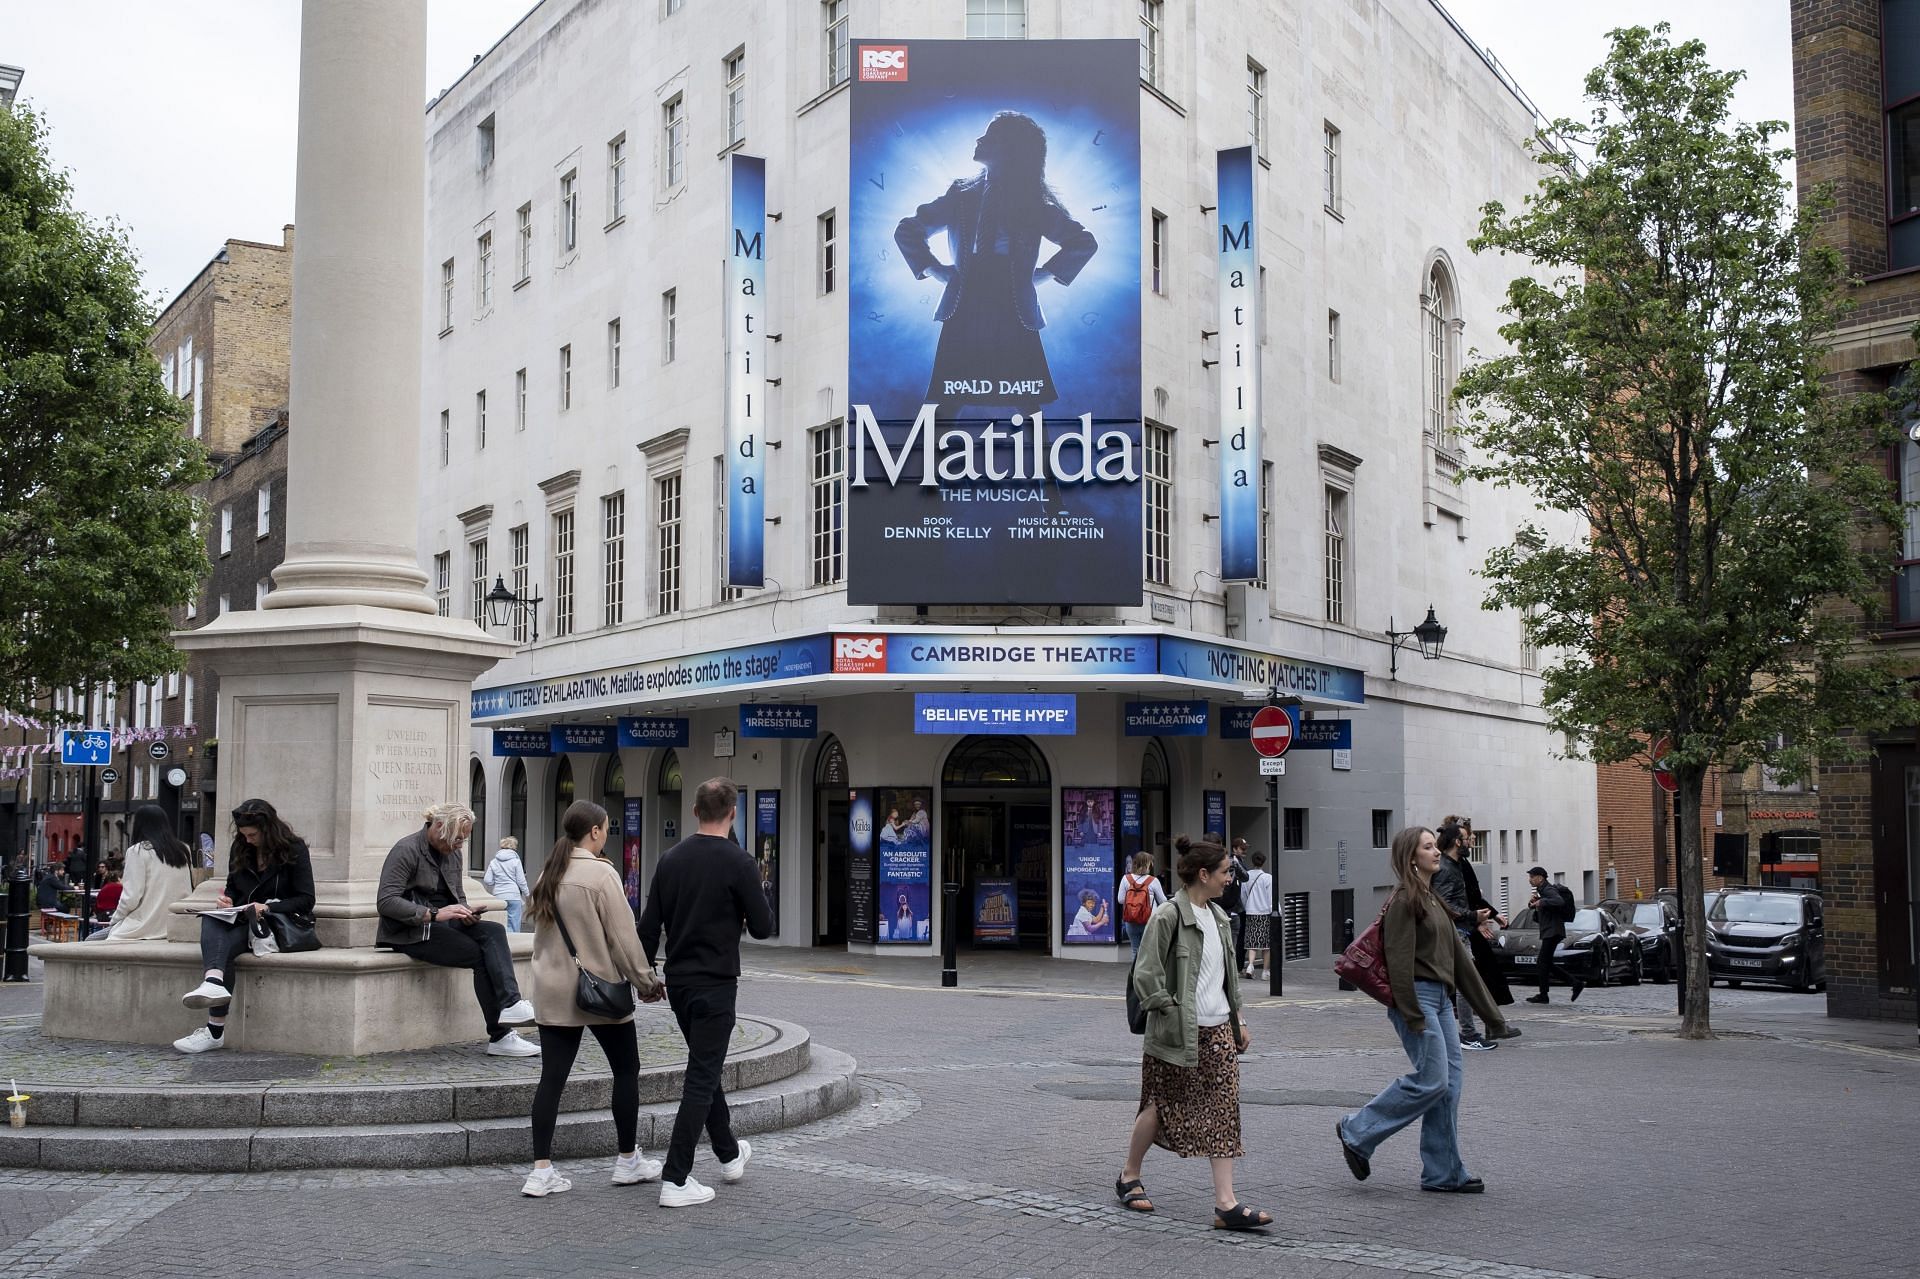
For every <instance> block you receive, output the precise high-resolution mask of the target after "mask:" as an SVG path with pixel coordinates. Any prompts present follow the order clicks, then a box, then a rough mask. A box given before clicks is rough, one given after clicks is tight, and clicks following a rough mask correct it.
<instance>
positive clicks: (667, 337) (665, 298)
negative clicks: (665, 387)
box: [660, 289, 680, 364]
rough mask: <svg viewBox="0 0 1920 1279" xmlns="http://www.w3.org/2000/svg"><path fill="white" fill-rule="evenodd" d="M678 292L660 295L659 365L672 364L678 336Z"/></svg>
mask: <svg viewBox="0 0 1920 1279" xmlns="http://www.w3.org/2000/svg"><path fill="white" fill-rule="evenodd" d="M679 316H680V291H679V290H678V289H668V290H667V291H666V292H665V293H662V294H661V295H660V363H662V364H672V363H673V347H674V342H675V339H676V338H677V337H678V336H679V332H678V330H679V323H680V320H679Z"/></svg>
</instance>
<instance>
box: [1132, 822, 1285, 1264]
mask: <svg viewBox="0 0 1920 1279" xmlns="http://www.w3.org/2000/svg"><path fill="white" fill-rule="evenodd" d="M1174 847H1175V848H1176V849H1177V850H1178V851H1179V854H1180V862H1179V868H1178V869H1179V874H1180V882H1181V883H1182V884H1183V885H1184V887H1183V888H1181V890H1180V891H1179V892H1177V893H1175V894H1174V895H1173V898H1172V900H1170V901H1168V902H1166V903H1165V904H1164V905H1162V906H1160V907H1158V908H1157V909H1155V911H1154V912H1153V917H1152V918H1151V919H1149V920H1148V921H1147V933H1146V936H1145V937H1143V938H1141V939H1140V951H1139V954H1138V955H1137V956H1136V957H1135V959H1134V966H1133V989H1134V994H1135V995H1136V996H1138V998H1139V1000H1140V1006H1141V1007H1142V1008H1144V1009H1146V1012H1147V1035H1146V1044H1145V1053H1146V1055H1145V1056H1144V1057H1143V1058H1142V1060H1141V1063H1140V1111H1139V1113H1138V1115H1136V1116H1135V1118H1134V1121H1133V1140H1132V1141H1131V1142H1129V1143H1128V1146H1127V1165H1126V1167H1125V1168H1123V1169H1122V1170H1121V1172H1120V1179H1119V1180H1118V1181H1116V1182H1115V1183H1114V1187H1113V1189H1114V1193H1115V1194H1117V1195H1119V1196H1120V1202H1121V1203H1123V1204H1125V1205H1126V1206H1127V1207H1128V1208H1131V1209H1133V1210H1134V1211H1135V1212H1152V1211H1153V1201H1152V1200H1150V1199H1148V1198H1147V1191H1146V1187H1144V1186H1143V1185H1141V1183H1140V1163H1141V1161H1142V1160H1144V1159H1145V1158H1146V1156H1147V1147H1148V1146H1149V1145H1159V1146H1163V1147H1165V1148H1166V1149H1168V1150H1171V1151H1173V1153H1174V1154H1176V1155H1179V1156H1181V1157H1182V1158H1187V1157H1189V1156H1192V1155H1204V1156H1206V1157H1207V1158H1208V1159H1209V1160H1211V1161H1212V1164H1213V1203H1214V1209H1213V1225H1214V1229H1216V1230H1253V1229H1256V1228H1258V1227H1260V1226H1266V1225H1271V1224H1272V1223H1273V1218H1272V1216H1270V1215H1269V1214H1267V1213H1264V1212H1259V1211H1256V1210H1254V1209H1250V1208H1248V1207H1247V1206H1246V1205H1244V1204H1242V1203H1241V1202H1240V1201H1239V1199H1238V1198H1236V1197H1235V1195H1234V1192H1233V1161H1234V1160H1235V1159H1238V1158H1239V1157H1240V1156H1242V1155H1244V1154H1245V1153H1246V1149H1245V1147H1243V1146H1242V1145H1241V1144H1240V1058H1239V1054H1241V1053H1243V1052H1245V1051H1246V1050H1247V1046H1248V1045H1249V1044H1250V1043H1251V1042H1252V1041H1251V1040H1250V1039H1249V1038H1248V1035H1247V1028H1246V1024H1245V1022H1243V1021H1242V1020H1241V1016H1240V981H1239V973H1238V971H1237V970H1236V969H1235V967H1234V962H1233V931H1232V925H1231V924H1230V923H1229V922H1228V920H1227V916H1226V914H1225V913H1224V912H1222V911H1221V909H1220V908H1219V907H1218V906H1215V905H1214V904H1213V902H1214V899H1215V898H1216V897H1218V896H1219V895H1220V893H1221V891H1222V890H1223V889H1225V888H1226V886H1227V884H1228V882H1229V881H1230V880H1231V878H1232V875H1233V871H1232V867H1231V864H1230V863H1229V862H1228V860H1227V850H1226V849H1224V848H1222V847H1221V846H1220V845H1218V844H1215V843H1211V842H1201V843H1195V842H1194V841H1192V840H1190V839H1188V838H1187V837H1186V836H1185V835H1182V836H1181V837H1180V838H1179V839H1177V840H1175V841H1174Z"/></svg>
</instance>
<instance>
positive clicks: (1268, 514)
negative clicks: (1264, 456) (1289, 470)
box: [1253, 462, 1273, 590]
mask: <svg viewBox="0 0 1920 1279" xmlns="http://www.w3.org/2000/svg"><path fill="white" fill-rule="evenodd" d="M1272 550H1273V463H1271V462H1262V463H1261V464H1260V576H1259V577H1258V578H1257V579H1255V581H1254V583H1253V584H1254V585H1255V586H1258V587H1260V588H1261V589H1262V590H1264V589H1266V585H1267V565H1268V564H1269V563H1270V562H1271V561H1270V560H1269V559H1268V556H1269V555H1271V554H1272Z"/></svg>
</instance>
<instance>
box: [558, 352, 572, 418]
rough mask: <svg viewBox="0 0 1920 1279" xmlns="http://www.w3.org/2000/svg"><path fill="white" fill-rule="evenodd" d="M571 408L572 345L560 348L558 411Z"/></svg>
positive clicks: (563, 411)
mask: <svg viewBox="0 0 1920 1279" xmlns="http://www.w3.org/2000/svg"><path fill="white" fill-rule="evenodd" d="M572 407H573V344H572V343H571V342H569V343H568V344H567V345H565V346H563V347H561V348H560V411H561V412H562V413H565V412H566V411H567V410H568V409H570V408H572Z"/></svg>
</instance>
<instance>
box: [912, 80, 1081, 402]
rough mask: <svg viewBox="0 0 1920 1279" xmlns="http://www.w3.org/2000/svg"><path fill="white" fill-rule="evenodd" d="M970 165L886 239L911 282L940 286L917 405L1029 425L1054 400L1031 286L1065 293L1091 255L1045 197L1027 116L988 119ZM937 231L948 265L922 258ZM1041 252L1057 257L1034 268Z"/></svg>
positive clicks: (1039, 149)
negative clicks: (999, 412) (1050, 248)
mask: <svg viewBox="0 0 1920 1279" xmlns="http://www.w3.org/2000/svg"><path fill="white" fill-rule="evenodd" d="M973 158H974V159H975V160H976V161H978V162H979V163H980V165H981V166H982V169H981V172H980V173H979V174H977V175H976V176H974V177H971V178H962V179H960V180H959V181H957V182H955V183H954V184H953V185H952V186H950V187H948V188H947V191H946V194H945V195H942V196H940V197H939V198H938V199H935V200H931V201H929V202H928V203H926V204H923V205H921V206H920V207H919V208H918V209H916V210H914V212H913V214H912V216H910V217H905V218H902V219H901V220H900V224H899V225H898V226H897V227H895V228H894V232H893V239H894V243H895V244H897V245H899V246H900V252H901V253H902V254H903V255H904V256H905V260H906V263H907V266H908V267H909V268H911V269H912V271H913V276H914V278H915V279H916V280H924V279H926V278H927V277H928V276H929V275H931V276H932V277H933V278H934V279H936V280H938V281H940V282H941V283H942V284H944V285H945V286H946V289H945V291H944V292H943V293H942V294H941V296H940V306H939V309H937V310H936V311H935V312H934V313H933V318H934V319H935V320H936V321H937V322H938V323H939V324H940V345H939V348H938V350H937V351H936V352H935V354H934V357H933V372H932V375H931V376H930V377H929V378H928V379H927V398H926V403H928V404H938V405H940V406H941V408H940V414H941V416H942V417H953V416H957V415H958V410H959V409H960V408H961V407H962V406H963V405H967V404H974V405H996V406H1002V405H1003V406H1006V407H1009V408H1013V409H1017V410H1019V411H1020V412H1023V413H1031V412H1033V411H1034V410H1035V409H1037V408H1040V407H1042V406H1044V405H1047V404H1051V403H1053V402H1054V401H1055V400H1057V399H1059V398H1060V392H1059V389H1058V388H1057V387H1056V386H1055V385H1054V382H1053V371H1052V369H1051V368H1050V367H1049V366H1048V364H1047V352H1046V348H1045V347H1044V346H1042V345H1041V342H1040V330H1041V329H1043V328H1045V327H1046V324H1047V318H1046V314H1045V313H1044V312H1043V311H1042V310H1041V309H1040V298H1039V294H1038V292H1037V291H1036V289H1035V286H1036V285H1039V284H1042V283H1045V282H1046V281H1048V280H1052V281H1056V282H1058V283H1060V284H1071V283H1072V282H1073V279H1074V277H1075V276H1077V275H1079V274H1080V271H1081V268H1083V267H1085V266H1086V264H1087V261H1088V259H1090V258H1092V257H1093V255H1094V253H1095V251H1096V250H1098V248H1099V247H1100V246H1099V244H1098V243H1097V242H1096V241H1095V240H1094V238H1093V233H1092V232H1091V231H1088V230H1087V229H1086V228H1085V227H1083V226H1081V225H1080V224H1079V223H1078V222H1076V221H1074V220H1073V217H1072V216H1071V215H1070V214H1068V212H1067V210H1066V207H1065V206H1064V205H1062V204H1061V203H1060V199H1059V197H1058V196H1056V195H1055V194H1054V193H1053V191H1052V190H1051V189H1050V188H1049V187H1048V186H1047V135H1046V131H1045V130H1043V129H1042V128H1041V127H1040V126H1039V125H1038V124H1036V123H1035V122H1034V120H1033V118H1032V117H1031V116H1025V115H1022V114H1020V113H1019V112H1018V111H1002V112H1000V113H999V114H998V115H996V116H994V117H993V119H992V120H991V121H989V122H988V124H987V127H986V130H985V131H984V132H982V133H981V135H980V137H979V140H978V141H977V142H975V144H974V149H973ZM940 229H944V230H945V231H946V233H947V246H948V249H949V252H950V255H951V257H952V259H953V260H952V262H951V263H947V262H942V261H940V260H939V259H938V258H936V257H935V256H934V255H933V253H932V252H931V251H930V250H929V249H928V248H927V237H928V236H929V235H931V234H932V233H933V232H934V231H935V230H940ZM1044 240H1051V241H1052V242H1053V243H1054V244H1056V245H1058V246H1059V248H1058V250H1057V251H1056V252H1055V253H1054V254H1053V256H1052V257H1050V258H1048V259H1047V261H1046V262H1045V263H1044V264H1041V263H1040V245H1041V242H1042V241H1044ZM983 382H984V384H985V385H984V386H983V385H982V383H983ZM1007 387H1012V388H1014V389H1012V390H1008V389H1006V388H1007Z"/></svg>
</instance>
